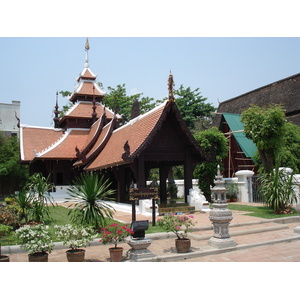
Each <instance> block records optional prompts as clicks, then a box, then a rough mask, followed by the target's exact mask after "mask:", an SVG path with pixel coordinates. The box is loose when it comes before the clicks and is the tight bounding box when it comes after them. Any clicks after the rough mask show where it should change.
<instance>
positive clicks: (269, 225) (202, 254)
mask: <svg viewBox="0 0 300 300" xmlns="http://www.w3.org/2000/svg"><path fill="white" fill-rule="evenodd" d="M232 212H233V220H232V222H231V225H230V235H231V237H232V239H233V240H234V241H235V242H236V243H237V246H236V247H233V248H228V249H222V250H219V249H213V248H211V247H210V246H208V243H207V242H208V239H209V238H210V237H211V236H212V235H213V230H212V224H211V221H210V220H209V218H208V217H209V213H208V212H207V213H196V214H194V220H195V222H196V226H195V229H196V230H195V231H194V232H193V233H192V234H191V235H190V237H191V239H192V249H191V251H190V252H189V253H186V254H178V253H176V250H175V238H174V236H173V235H172V234H171V233H169V234H166V233H157V234H148V235H146V237H147V238H151V239H152V244H151V245H150V246H149V248H148V249H149V255H146V256H145V257H141V258H139V259H138V261H141V262H142V261H144V262H146V261H169V262H173V261H185V262H299V261H300V251H299V249H300V234H297V233H294V228H295V227H296V226H298V225H299V223H300V219H299V217H289V218H283V219H282V220H281V221H282V222H285V220H287V221H288V220H292V221H293V223H287V224H280V223H277V222H278V221H276V223H275V221H273V220H266V219H261V218H256V217H252V216H249V215H245V214H246V213H245V212H241V211H232ZM115 218H116V219H117V220H119V221H123V222H125V223H130V222H131V214H130V213H127V212H120V211H118V212H116V213H115ZM158 218H159V217H158ZM145 219H148V220H151V217H144V216H141V215H137V220H145ZM120 246H122V247H124V260H123V261H124V262H128V261H131V259H130V253H127V251H128V250H130V247H129V246H128V245H127V244H126V243H124V244H120ZM109 247H111V245H102V244H100V243H99V239H98V240H95V241H94V242H92V243H91V246H89V247H87V248H86V257H85V261H86V262H108V261H109V253H108V248H109ZM3 248H4V249H3V254H5V250H6V252H8V251H9V252H10V253H9V256H10V261H11V262H27V261H28V254H27V253H26V252H24V251H22V250H21V251H20V249H19V248H17V249H14V247H11V248H10V249H7V247H3ZM65 251H66V249H63V246H61V245H60V244H58V245H57V247H56V248H55V249H54V250H53V251H52V253H51V254H50V255H49V262H66V261H67V259H66V254H65Z"/></svg>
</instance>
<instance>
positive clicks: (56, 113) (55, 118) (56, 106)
mask: <svg viewBox="0 0 300 300" xmlns="http://www.w3.org/2000/svg"><path fill="white" fill-rule="evenodd" d="M54 108H55V110H54V115H55V116H54V118H53V121H54V128H58V127H59V126H58V122H59V116H58V114H59V110H58V108H59V106H58V91H56V105H55V107H54Z"/></svg>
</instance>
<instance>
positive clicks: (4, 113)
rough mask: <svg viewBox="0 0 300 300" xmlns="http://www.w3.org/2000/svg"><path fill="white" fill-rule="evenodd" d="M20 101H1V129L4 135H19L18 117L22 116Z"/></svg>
mask: <svg viewBox="0 0 300 300" xmlns="http://www.w3.org/2000/svg"><path fill="white" fill-rule="evenodd" d="M20 106H21V102H20V101H12V102H11V104H10V103H0V131H2V132H3V133H4V136H12V135H17V136H18V137H19V128H18V119H17V118H20Z"/></svg>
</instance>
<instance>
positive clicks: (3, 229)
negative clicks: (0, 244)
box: [0, 224, 13, 238]
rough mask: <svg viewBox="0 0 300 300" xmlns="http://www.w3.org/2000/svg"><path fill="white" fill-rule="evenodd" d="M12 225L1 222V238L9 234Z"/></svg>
mask: <svg viewBox="0 0 300 300" xmlns="http://www.w3.org/2000/svg"><path fill="white" fill-rule="evenodd" d="M12 229H13V228H12V227H11V226H7V225H3V224H0V238H1V237H3V236H6V235H9V234H10V233H11V231H12Z"/></svg>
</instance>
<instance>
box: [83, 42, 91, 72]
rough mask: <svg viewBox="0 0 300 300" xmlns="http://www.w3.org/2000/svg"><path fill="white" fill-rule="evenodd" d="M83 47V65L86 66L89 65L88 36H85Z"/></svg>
mask: <svg viewBox="0 0 300 300" xmlns="http://www.w3.org/2000/svg"><path fill="white" fill-rule="evenodd" d="M84 48H85V51H86V55H85V64H84V66H85V67H86V68H88V67H89V55H88V51H89V50H90V44H89V39H88V38H86V42H85V46H84Z"/></svg>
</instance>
